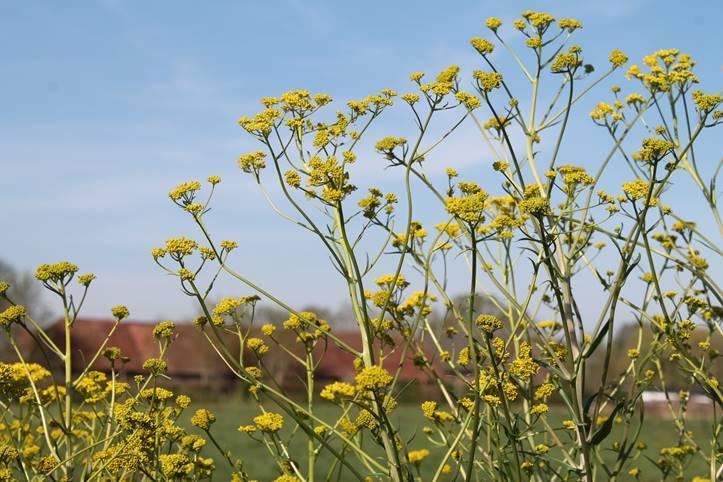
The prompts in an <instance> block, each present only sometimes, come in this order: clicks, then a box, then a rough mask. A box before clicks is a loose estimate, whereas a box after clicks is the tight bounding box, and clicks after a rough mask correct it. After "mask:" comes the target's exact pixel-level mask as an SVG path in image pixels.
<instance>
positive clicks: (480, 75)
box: [472, 70, 502, 92]
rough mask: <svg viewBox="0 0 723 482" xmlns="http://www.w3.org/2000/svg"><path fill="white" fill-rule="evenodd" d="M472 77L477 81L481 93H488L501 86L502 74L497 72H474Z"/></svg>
mask: <svg viewBox="0 0 723 482" xmlns="http://www.w3.org/2000/svg"><path fill="white" fill-rule="evenodd" d="M472 77H473V78H474V79H475V80H476V81H477V85H478V86H479V88H480V89H481V90H482V91H483V92H490V91H492V90H494V89H497V88H499V87H500V86H501V85H502V74H500V73H498V72H483V71H481V70H475V71H474V72H473V73H472Z"/></svg>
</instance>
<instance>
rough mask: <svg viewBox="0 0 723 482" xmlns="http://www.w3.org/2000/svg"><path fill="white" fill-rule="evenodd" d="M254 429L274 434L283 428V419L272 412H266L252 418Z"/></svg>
mask: <svg viewBox="0 0 723 482" xmlns="http://www.w3.org/2000/svg"><path fill="white" fill-rule="evenodd" d="M254 424H256V428H257V429H258V430H260V431H262V432H265V433H275V432H278V431H279V430H281V429H282V428H284V417H282V416H281V415H279V414H278V413H274V412H266V413H264V414H262V415H259V416H257V417H254Z"/></svg>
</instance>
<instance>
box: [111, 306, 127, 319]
mask: <svg viewBox="0 0 723 482" xmlns="http://www.w3.org/2000/svg"><path fill="white" fill-rule="evenodd" d="M110 312H111V314H112V315H113V316H114V317H115V318H116V319H117V320H122V319H124V318H128V316H130V312H129V311H128V308H126V307H125V306H123V305H118V306H114V307H113V308H112V309H111V310H110Z"/></svg>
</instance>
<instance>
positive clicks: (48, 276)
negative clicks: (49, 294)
mask: <svg viewBox="0 0 723 482" xmlns="http://www.w3.org/2000/svg"><path fill="white" fill-rule="evenodd" d="M77 271H78V267H77V266H76V265H74V264H73V263H69V262H68V261H61V262H59V263H55V264H41V265H40V266H38V269H37V270H35V277H36V278H37V279H38V280H40V281H44V282H47V281H52V282H56V283H62V282H64V281H65V279H66V278H68V277H70V276H72V275H73V274H75V273H76V272H77Z"/></svg>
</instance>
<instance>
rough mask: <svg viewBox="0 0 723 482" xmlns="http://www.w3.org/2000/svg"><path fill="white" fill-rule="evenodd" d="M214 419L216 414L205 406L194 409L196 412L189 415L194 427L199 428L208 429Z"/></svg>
mask: <svg viewBox="0 0 723 482" xmlns="http://www.w3.org/2000/svg"><path fill="white" fill-rule="evenodd" d="M215 421H216V416H215V415H214V414H213V413H212V412H211V411H210V410H206V409H205V408H200V409H198V410H196V413H195V414H194V415H193V417H191V423H192V424H193V426H194V427H198V428H200V429H201V430H208V429H209V428H211V424H213V423H214V422H215Z"/></svg>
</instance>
